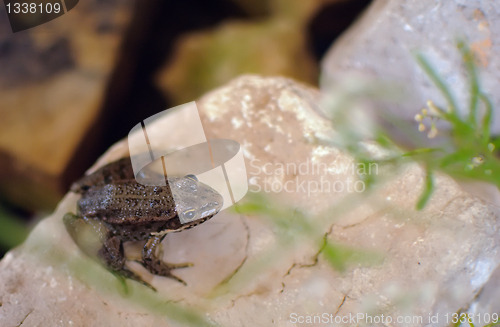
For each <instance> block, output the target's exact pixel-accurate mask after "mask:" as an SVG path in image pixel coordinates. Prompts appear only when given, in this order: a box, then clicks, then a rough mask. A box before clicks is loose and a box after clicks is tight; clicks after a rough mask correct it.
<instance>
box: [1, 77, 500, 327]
mask: <svg viewBox="0 0 500 327" xmlns="http://www.w3.org/2000/svg"><path fill="white" fill-rule="evenodd" d="M318 96H319V93H318V92H317V91H316V90H314V89H311V88H308V87H305V86H303V85H301V84H298V83H296V82H293V81H291V80H288V79H284V78H262V77H258V76H244V77H241V78H238V79H236V80H234V81H232V82H231V83H229V84H228V85H226V86H224V87H222V88H220V89H217V90H215V91H213V92H211V93H209V94H207V95H206V96H204V97H203V98H202V99H200V101H199V102H198V108H199V112H200V114H201V117H202V122H203V125H204V129H205V132H206V134H207V136H208V137H209V138H230V139H234V140H236V141H238V142H239V143H240V144H241V146H242V148H243V152H244V156H245V159H246V166H247V173H248V177H249V180H250V183H251V186H250V191H255V188H256V187H257V185H259V186H260V187H265V183H266V182H265V181H264V178H265V177H269V178H270V179H269V180H268V181H267V183H269V182H270V181H271V182H272V181H278V182H286V181H292V183H293V182H294V181H295V178H297V180H298V181H300V182H305V183H306V184H307V185H309V184H311V185H312V182H321V181H322V180H327V181H328V182H330V183H335V182H338V183H341V184H342V183H343V184H344V185H346V183H347V181H348V180H350V181H351V182H354V181H357V180H358V176H357V175H356V174H352V173H350V172H346V173H342V171H338V170H335V169H333V170H330V171H324V170H323V171H321V173H317V174H312V173H311V172H310V173H300V172H299V173H297V174H293V173H290V172H285V173H283V174H280V173H277V171H276V170H274V169H271V167H275V164H276V163H283V164H286V163H297V164H299V163H303V162H309V163H311V162H315V163H318V164H319V163H325V164H326V165H327V167H333V168H335V167H337V168H338V167H340V166H335V165H333V166H329V165H331V164H333V163H335V164H346V165H348V164H351V163H352V162H353V161H352V158H350V157H349V156H348V155H346V154H344V153H341V152H340V151H339V150H337V149H334V148H328V147H325V146H322V145H318V143H317V140H321V139H325V138H328V137H330V136H331V132H332V130H331V127H330V123H329V121H327V120H326V119H325V118H323V117H322V115H321V114H320V113H318V112H317V111H316V110H315V109H314V108H315V103H316V101H317V100H318ZM177 115H179V116H176V114H168V113H167V114H166V115H165V116H164V117H161V118H159V119H158V120H157V121H156V122H155V123H154V125H151V128H152V129H153V133H158V135H164V136H165V137H164V144H163V145H164V146H166V147H167V148H179V147H182V146H183V142H185V143H184V144H188V143H189V142H188V140H186V139H184V140H183V139H182V138H181V139H176V138H173V137H171V136H172V135H176V133H175V131H176V130H179V131H181V130H182V128H183V125H184V124H183V123H182V121H185V119H188V118H189V117H183V116H182V115H181V114H177ZM183 119H184V120H183ZM148 128H149V127H148ZM179 134H182V133H179ZM134 137H143V136H142V135H134ZM291 144H293V148H292V147H291V146H290V145H291ZM375 151H377V150H375ZM127 152H128V147H127V142H126V141H123V142H120V143H118V144H116V145H115V146H114V147H113V148H111V149H110V150H109V151H108V153H107V154H105V155H104V156H103V157H102V158H101V160H100V161H99V162H98V163H97V166H100V165H102V164H104V163H105V162H109V161H112V160H115V159H117V158H119V157H121V156H123V155H126V154H127ZM252 159H254V160H253V161H252ZM255 159H259V160H260V161H256V160H255ZM266 164H269V165H266ZM311 165H312V164H311ZM264 167H266V170H265V171H263V170H262V169H264ZM258 168H260V170H259V169H258ZM374 173H375V172H374ZM424 177H425V175H424V173H423V172H422V170H421V169H420V168H419V167H418V166H416V165H409V166H407V167H404V169H402V170H401V171H400V172H399V173H398V176H397V178H396V177H395V178H394V179H393V180H392V181H390V182H389V183H388V184H386V185H385V186H384V187H383V188H381V189H378V190H377V192H376V193H374V194H371V195H370V196H368V197H364V196H363V194H356V193H355V192H351V193H349V192H347V191H343V192H333V191H330V192H326V191H322V192H318V191H316V192H309V193H307V191H306V192H302V191H301V190H299V191H296V190H295V191H292V192H287V191H284V190H282V191H281V192H278V193H276V194H274V193H268V195H269V196H270V197H272V198H273V199H274V201H285V202H284V203H283V206H285V207H298V208H301V210H303V211H304V212H307V213H308V214H309V215H311V217H316V218H315V219H314V220H313V222H314V223H315V224H316V225H317V227H318V229H319V232H318V237H319V238H318V239H300V238H297V239H296V241H295V242H294V243H293V244H289V245H290V247H284V248H280V246H279V244H280V239H281V237H282V236H283V235H280V234H279V230H277V229H276V226H273V225H270V224H269V223H268V222H267V221H266V220H261V219H258V218H257V217H246V216H241V215H237V214H235V213H232V212H231V211H229V210H226V211H224V212H222V213H221V214H219V215H218V216H217V217H215V218H214V219H212V220H210V221H208V222H206V223H204V224H203V225H201V226H199V227H197V228H194V229H192V230H188V231H185V232H182V233H178V234H171V235H169V236H168V237H167V238H166V241H165V244H164V246H165V257H164V258H165V260H167V261H169V262H183V261H191V262H194V264H195V266H194V267H191V268H187V269H184V270H178V271H176V274H177V275H178V276H179V277H181V278H183V279H184V280H186V282H187V283H188V286H187V287H185V286H183V285H181V284H179V283H176V282H175V281H173V280H170V279H166V278H162V277H151V276H149V275H148V274H145V273H144V271H143V270H140V269H139V271H140V272H142V273H143V274H144V276H145V278H146V279H147V280H148V281H150V282H151V283H152V284H153V285H154V286H155V287H156V288H157V289H158V290H159V293H158V294H153V293H151V292H150V291H149V290H147V289H145V288H144V287H142V286H141V285H137V284H136V283H133V282H129V283H128V284H129V286H130V287H131V290H132V292H133V293H132V295H129V297H121V296H120V292H121V287H120V285H119V284H118V282H117V281H116V280H115V279H114V277H113V276H112V275H111V274H109V273H108V272H107V271H105V270H104V269H102V268H100V267H99V266H98V265H97V264H95V263H92V262H91V261H90V260H88V259H86V258H84V257H83V255H82V253H81V252H80V251H79V250H78V248H77V247H76V245H75V244H74V243H73V242H72V240H71V239H70V237H69V236H68V235H67V233H66V232H65V230H64V227H63V225H62V221H61V219H62V215H63V214H64V213H66V212H68V211H74V210H75V203H76V200H77V198H78V197H77V196H76V195H74V194H68V195H67V196H66V197H65V199H64V200H63V201H62V202H61V203H60V204H59V207H58V209H57V210H56V212H55V213H54V214H53V215H52V216H51V217H49V218H47V219H45V220H43V221H42V222H41V223H39V224H38V225H37V227H36V228H35V229H34V230H33V232H32V233H31V235H30V237H29V238H28V240H27V241H26V242H25V243H24V244H23V245H22V246H21V247H19V248H17V249H15V250H13V251H11V252H9V253H8V254H7V255H6V257H5V258H4V259H3V260H2V262H1V263H0V297H1V303H2V306H1V307H0V320H1V321H2V324H4V325H7V326H9V325H13V326H15V325H19V324H20V323H21V322H22V324H23V326H37V325H40V324H42V325H51V326H54V325H58V324H60V325H74V326H89V325H91V326H137V325H148V326H149V325H155V326H175V325H176V323H175V322H173V321H172V319H171V318H165V316H162V315H161V314H163V315H165V314H166V313H168V314H169V315H170V317H172V314H176V313H177V314H179V312H180V309H179V308H184V307H185V306H188V307H189V308H192V309H196V310H197V311H198V312H201V315H202V316H203V317H205V318H207V319H208V320H209V321H215V322H217V323H219V324H222V325H225V326H249V325H252V326H290V325H294V324H293V321H292V322H291V320H290V318H291V316H290V315H291V314H292V313H296V314H297V315H321V314H323V313H328V314H331V315H337V316H339V317H344V316H348V315H349V313H352V314H357V313H370V314H372V315H380V314H382V313H383V314H384V315H385V316H387V315H391V316H393V317H396V316H397V315H403V316H407V315H421V316H422V317H423V319H424V320H423V323H422V324H419V323H416V324H412V325H415V326H418V325H424V324H427V322H426V319H428V315H429V314H430V313H433V314H436V313H439V314H440V316H441V317H443V316H442V315H443V314H445V313H449V314H451V313H454V312H456V311H457V310H459V309H461V308H467V307H468V306H469V304H470V303H471V301H472V299H473V298H474V296H475V295H477V294H478V293H479V292H480V290H481V287H482V286H483V285H484V283H485V282H486V281H487V280H488V278H489V277H490V275H491V273H492V272H493V271H494V270H495V268H496V267H497V266H498V263H499V260H500V256H499V251H498V250H499V246H500V236H499V235H498V227H499V225H498V224H499V222H498V214H499V213H498V210H497V209H496V208H494V207H492V206H490V205H488V204H485V203H483V202H482V201H481V200H478V199H475V198H473V197H471V196H470V195H468V194H467V193H465V192H463V191H462V190H461V189H460V188H459V187H458V186H457V184H456V183H455V182H453V181H452V180H451V179H450V178H447V177H445V176H438V177H437V181H436V185H437V189H436V192H435V193H434V196H433V197H432V199H431V201H430V203H429V205H428V206H427V207H426V209H425V210H424V211H422V212H415V211H414V210H413V207H414V205H415V202H416V200H417V198H418V196H419V195H420V192H421V188H422V185H423V181H424ZM289 185H290V184H289ZM338 185H340V184H338ZM361 200H362V201H361ZM339 204H340V205H342V206H336V207H333V208H334V209H335V210H334V209H331V206H333V205H339ZM325 210H326V211H325ZM325 212H326V214H325ZM319 213H323V214H322V215H317V214H319ZM290 218H291V217H290ZM324 239H328V240H332V241H335V242H339V243H340V244H343V245H344V246H348V247H355V248H362V249H368V250H371V251H375V252H376V253H380V254H382V255H383V257H384V261H383V262H381V263H380V264H378V265H372V266H367V265H353V266H349V267H348V269H347V270H346V271H345V272H344V273H343V274H341V273H339V272H336V271H335V270H333V269H332V268H331V267H330V265H329V264H328V263H327V261H326V260H325V259H324V256H323V253H322V245H321V242H322V240H324ZM276 249H278V250H279V251H277V252H276V251H275V250H276ZM127 250H128V251H129V252H130V253H133V250H134V248H133V246H130V247H128V249H127ZM269 255H270V258H268V259H270V260H268V261H261V258H262V257H264V258H265V257H266V256H269ZM262 263H264V264H262ZM134 267H135V268H136V269H138V268H137V265H135V266H134ZM254 269H256V273H254ZM249 276H254V278H249ZM214 289H216V291H214ZM498 309H500V308H491V310H492V311H491V312H498ZM394 319H395V318H394ZM185 324H187V323H184V325H185ZM443 324H445V323H444V322H443V321H442V320H441V321H440V323H439V324H436V325H443ZM385 325H392V326H394V325H401V326H402V325H405V326H406V325H408V324H397V323H392V324H385Z"/></svg>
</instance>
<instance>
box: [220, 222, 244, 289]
mask: <svg viewBox="0 0 500 327" xmlns="http://www.w3.org/2000/svg"><path fill="white" fill-rule="evenodd" d="M240 220H241V223H242V224H243V226H244V227H245V230H246V232H247V243H246V245H245V257H244V258H243V260H242V261H241V262H240V264H239V265H238V267H236V269H234V270H233V272H231V273H230V274H229V275H227V276H226V278H224V279H223V280H222V281H221V282H220V283H219V284H218V285H217V287H219V286H221V285H224V284H227V283H228V282H229V281H230V280H231V278H233V277H234V275H236V274H237V273H238V271H239V270H240V269H241V267H243V265H244V264H245V262H246V261H247V259H248V248H249V246H250V228H249V227H248V224H247V223H246V221H245V219H244V217H243V216H240Z"/></svg>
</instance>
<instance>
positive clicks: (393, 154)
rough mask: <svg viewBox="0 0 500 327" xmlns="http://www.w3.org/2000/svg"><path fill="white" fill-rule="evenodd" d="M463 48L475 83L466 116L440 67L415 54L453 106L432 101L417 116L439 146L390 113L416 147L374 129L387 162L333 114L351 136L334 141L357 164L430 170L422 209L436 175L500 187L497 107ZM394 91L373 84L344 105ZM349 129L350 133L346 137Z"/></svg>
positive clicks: (370, 179)
mask: <svg viewBox="0 0 500 327" xmlns="http://www.w3.org/2000/svg"><path fill="white" fill-rule="evenodd" d="M457 48H458V50H459V51H460V53H461V55H462V58H463V63H464V67H465V71H466V73H467V76H468V79H469V93H470V94H469V97H470V99H469V103H468V105H467V108H466V109H467V110H465V114H461V113H460V110H459V106H458V104H457V101H456V100H455V97H454V96H453V94H452V92H451V90H450V88H449V86H448V85H446V83H445V82H444V80H443V79H442V78H441V77H440V76H439V74H438V73H437V72H436V69H434V68H433V67H432V65H431V64H430V63H429V61H428V60H427V59H426V58H425V56H424V55H422V54H421V53H416V54H415V58H416V61H417V63H418V64H419V65H420V67H421V68H422V70H423V71H424V72H425V74H426V75H427V76H428V78H429V79H430V80H431V81H432V82H433V84H434V85H435V86H436V87H437V88H438V90H439V91H440V92H441V94H442V95H443V97H444V99H445V100H446V103H447V108H446V109H445V108H441V107H439V106H437V105H435V104H434V102H433V101H431V100H429V101H428V102H427V108H425V109H422V111H421V113H418V114H417V115H415V120H416V121H417V122H418V130H419V131H420V132H424V131H427V130H428V133H427V137H428V138H430V139H433V138H436V137H438V138H439V140H438V141H439V142H438V145H437V146H432V147H427V146H425V145H423V144H421V143H418V139H419V137H418V135H411V133H412V129H413V128H414V127H412V126H409V125H408V124H406V123H405V122H403V121H401V120H398V119H396V118H394V117H391V116H390V115H384V116H383V117H382V118H383V120H385V121H386V122H389V123H390V124H392V126H395V127H396V128H397V129H398V132H400V133H402V134H405V135H407V136H409V138H410V139H412V140H413V141H414V143H413V144H412V145H410V146H408V145H407V146H406V147H405V146H403V145H401V144H398V142H396V141H395V140H393V138H392V137H391V133H390V132H389V130H388V129H387V128H386V127H385V126H384V125H383V124H378V125H375V126H372V127H371V132H372V134H371V135H370V138H371V139H373V140H374V141H375V142H376V143H378V145H379V146H380V147H381V148H382V149H384V150H387V152H388V153H389V154H388V155H386V156H385V157H384V158H381V159H373V158H372V156H371V155H369V154H367V153H366V152H364V151H363V150H360V147H359V144H360V142H362V141H364V140H365V139H366V137H365V138H362V137H361V136H363V135H356V134H355V133H353V132H352V130H353V129H356V127H355V126H353V125H349V124H348V120H346V119H345V117H343V116H342V114H340V115H339V114H338V113H336V114H334V115H333V121H334V123H335V126H336V127H337V129H339V130H340V132H339V133H340V134H343V135H344V136H346V137H344V138H343V140H345V139H348V140H347V142H344V143H341V144H339V142H331V143H333V144H335V145H336V146H340V147H341V148H344V149H346V150H347V151H348V152H350V153H351V154H352V155H353V156H354V157H355V159H356V160H357V162H359V163H364V164H370V163H377V164H379V165H384V164H385V165H393V166H395V167H400V166H402V165H403V164H405V163H408V162H411V161H416V162H418V163H420V164H421V165H422V167H424V169H425V171H426V178H425V183H424V190H423V192H422V194H421V196H420V198H419V200H418V201H417V204H416V208H417V209H418V210H420V209H423V208H424V207H425V205H426V204H427V202H428V200H429V199H430V197H431V195H432V192H433V190H434V175H435V172H436V171H439V172H442V173H445V174H447V175H449V176H451V177H453V178H455V179H459V180H462V179H466V180H476V181H484V182H488V183H492V184H494V185H496V186H497V187H500V174H499V172H500V160H499V159H498V157H497V156H496V155H495V152H496V151H495V150H496V149H498V147H499V146H500V139H494V138H492V137H491V132H490V127H491V126H490V125H491V121H492V116H493V106H492V103H491V101H490V100H489V99H488V97H487V96H486V94H484V92H483V91H482V90H481V87H480V83H479V81H478V73H477V67H476V65H475V63H474V60H475V59H474V54H473V53H472V51H471V50H470V49H469V47H468V46H467V45H466V43H465V42H463V41H459V42H457ZM390 92H391V91H390V90H388V89H387V88H385V89H383V88H381V87H380V86H374V85H368V86H364V87H362V88H360V91H357V92H351V93H350V94H349V93H348V94H347V95H345V96H344V98H346V99H347V100H346V99H344V100H343V101H341V102H342V104H346V103H347V104H350V105H351V106H353V104H355V103H356V101H362V100H363V99H364V98H372V99H373V98H374V97H375V96H376V97H380V96H382V97H386V98H387V95H388V94H389V95H391V93H390ZM393 93H394V91H393ZM329 110H330V111H333V112H335V108H331V106H330V108H329ZM337 111H340V110H337ZM344 111H345V108H344ZM438 121H441V122H445V125H446V126H447V128H444V129H442V130H441V131H439V130H438V127H437V123H438ZM346 122H347V124H346ZM425 123H427V124H429V123H430V127H427V126H426V125H425ZM338 126H340V128H339V127H338ZM345 131H348V132H347V133H345ZM361 177H364V178H367V180H365V182H366V183H367V185H368V186H372V185H374V184H375V182H376V180H375V177H374V176H361Z"/></svg>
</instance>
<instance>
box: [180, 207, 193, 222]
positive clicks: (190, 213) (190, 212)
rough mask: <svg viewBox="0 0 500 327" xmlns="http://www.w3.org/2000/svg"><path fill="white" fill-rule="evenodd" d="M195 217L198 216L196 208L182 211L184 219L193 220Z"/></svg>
mask: <svg viewBox="0 0 500 327" xmlns="http://www.w3.org/2000/svg"><path fill="white" fill-rule="evenodd" d="M194 217H196V210H195V209H187V210H186V211H184V212H183V213H182V219H183V220H185V221H188V220H193V219H194Z"/></svg>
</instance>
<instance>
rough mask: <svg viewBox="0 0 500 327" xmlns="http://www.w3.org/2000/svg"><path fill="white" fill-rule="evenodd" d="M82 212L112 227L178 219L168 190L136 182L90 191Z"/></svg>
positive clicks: (84, 201) (83, 199) (81, 200)
mask: <svg viewBox="0 0 500 327" xmlns="http://www.w3.org/2000/svg"><path fill="white" fill-rule="evenodd" d="M78 209H79V212H80V213H81V214H82V215H83V216H85V217H93V218H99V219H102V220H103V221H105V222H107V223H108V224H127V223H130V222H131V221H132V220H133V221H141V220H147V221H165V219H166V218H167V219H168V218H173V217H175V216H176V211H175V203H174V200H173V197H172V193H171V192H170V188H169V187H168V186H144V185H142V184H139V183H137V182H136V181H135V180H132V181H130V180H127V181H118V182H112V183H109V184H105V185H102V186H94V187H92V188H90V189H89V190H87V191H86V192H85V193H84V195H83V196H82V198H81V199H80V200H79V201H78Z"/></svg>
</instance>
